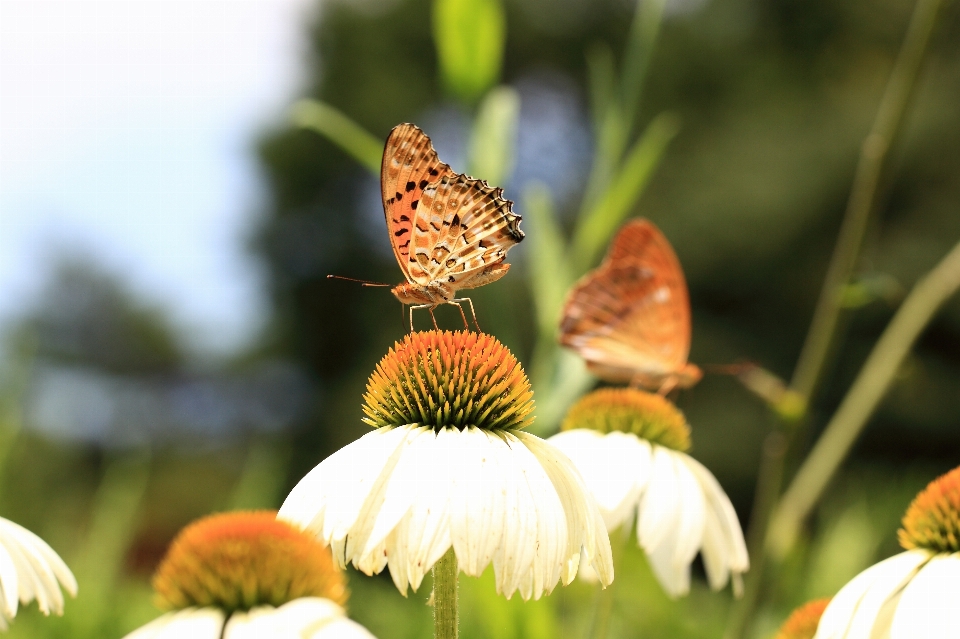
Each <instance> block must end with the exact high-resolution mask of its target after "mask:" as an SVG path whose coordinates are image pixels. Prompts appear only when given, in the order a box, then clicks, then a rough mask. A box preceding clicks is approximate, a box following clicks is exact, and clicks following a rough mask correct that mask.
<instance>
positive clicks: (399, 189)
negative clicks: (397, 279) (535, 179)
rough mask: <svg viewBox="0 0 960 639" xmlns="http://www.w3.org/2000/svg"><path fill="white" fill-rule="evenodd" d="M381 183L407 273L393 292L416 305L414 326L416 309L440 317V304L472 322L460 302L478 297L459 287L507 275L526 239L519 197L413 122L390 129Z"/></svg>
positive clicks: (393, 240) (394, 239)
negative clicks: (513, 250) (463, 163)
mask: <svg viewBox="0 0 960 639" xmlns="http://www.w3.org/2000/svg"><path fill="white" fill-rule="evenodd" d="M380 188H381V194H382V196H383V212H384V215H385V216H386V218H387V231H388V232H389V234H390V243H391V244H392V246H393V254H394V255H395V256H396V258H397V263H398V264H399V265H400V270H402V271H403V274H404V276H405V277H406V279H407V281H406V282H404V283H402V284H398V285H397V286H395V287H393V288H392V289H391V292H392V293H393V294H394V296H396V298H397V299H398V300H400V302H401V303H403V304H410V305H411V308H410V330H411V331H412V330H413V311H414V309H418V308H426V309H429V311H430V316H431V318H433V309H434V308H436V307H437V306H439V305H440V304H454V305H455V306H457V307H458V308H460V314H461V316H462V317H463V323H464V325H465V326H466V325H467V318H466V315H464V313H463V308H462V307H461V306H460V303H461V302H467V303H469V304H470V311H471V313H473V303H472V302H471V301H470V299H469V298H466V297H464V298H458V297H457V292H458V291H461V290H463V289H470V288H477V287H478V286H483V285H484V284H489V283H490V282H495V281H496V280H498V279H500V278H501V277H503V276H504V275H506V273H507V271H508V270H509V269H510V265H509V264H507V263H506V262H505V261H504V260H505V259H506V257H507V251H508V250H510V247H512V246H513V245H514V244H517V243H518V242H520V241H521V240H522V239H523V231H521V230H520V220H521V218H520V216H519V215H517V214H515V213H514V212H513V202H511V201H510V200H506V199H504V198H503V189H500V188H497V187H491V186H489V185H488V184H487V183H486V182H485V181H483V180H475V179H473V178H472V177H469V176H466V175H462V174H459V173H455V172H454V171H453V169H451V168H450V166H449V165H447V164H444V163H443V162H441V161H440V159H439V158H438V157H437V152H436V151H435V150H434V148H433V144H432V143H431V142H430V138H429V137H427V135H426V134H425V133H424V132H423V131H421V130H420V128H419V127H417V126H415V125H413V124H399V125H397V126H396V127H394V128H393V130H392V131H391V132H390V135H389V137H388V138H387V144H386V147H385V148H384V151H383V164H382V165H381V168H380ZM473 321H474V324H475V325H476V322H477V316H476V313H473ZM433 324H434V326H435V327H436V324H437V322H436V319H435V318H433ZM477 329H478V330H479V326H477Z"/></svg>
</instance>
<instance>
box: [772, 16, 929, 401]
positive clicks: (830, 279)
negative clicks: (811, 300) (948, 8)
mask: <svg viewBox="0 0 960 639" xmlns="http://www.w3.org/2000/svg"><path fill="white" fill-rule="evenodd" d="M940 4H941V0H919V1H918V2H917V5H916V7H915V8H914V10H913V16H912V17H911V19H910V25H909V26H908V27H907V34H906V37H905V38H904V40H903V45H902V46H901V47H900V53H899V54H898V55H897V60H896V62H895V64H894V67H893V70H892V71H891V73H890V79H889V80H888V81H887V87H886V89H885V91H884V94H883V98H882V99H881V102H880V108H879V109H878V110H877V116H876V119H875V120H874V123H873V128H872V129H871V130H870V133H869V134H868V135H867V137H866V138H865V139H864V141H863V145H862V146H861V148H860V160H859V162H858V163H857V170H856V174H855V175H854V179H853V188H852V189H851V191H850V199H849V200H848V201H847V210H846V213H845V214H844V219H843V225H842V226H841V227H840V235H839V237H838V238H837V245H836V246H835V247H834V250H833V257H832V258H831V260H830V267H829V269H828V270H827V276H826V279H825V281H824V283H823V289H822V290H821V291H820V298H819V299H818V300H817V307H816V310H815V311H814V314H813V320H812V322H811V324H810V329H809V331H808V332H807V339H806V341H805V342H804V344H803V349H802V350H801V351H800V357H799V359H798V361H797V367H796V369H795V371H794V375H793V379H792V380H791V383H790V386H791V388H792V389H793V390H795V391H797V392H798V393H800V394H801V395H802V396H803V397H804V398H806V399H807V400H809V398H810V396H811V395H812V394H813V392H814V391H815V389H816V386H817V382H818V381H819V379H820V376H821V374H822V372H823V368H824V364H825V362H826V360H827V355H828V354H829V352H830V347H831V345H832V343H833V340H834V336H835V335H836V327H837V320H838V318H839V316H840V310H841V298H842V294H843V289H844V287H845V286H846V285H847V283H848V282H849V281H850V278H851V277H852V275H853V271H854V269H855V268H856V266H857V261H858V259H859V257H860V247H861V245H862V244H863V236H864V234H865V232H866V229H867V223H868V222H869V220H870V214H871V212H872V211H873V209H874V207H875V205H876V200H877V189H878V186H879V184H880V178H881V176H882V175H883V170H884V167H885V165H886V160H887V156H888V154H889V150H890V147H891V145H892V144H893V142H894V140H895V138H896V137H897V133H898V132H899V131H900V129H901V127H902V125H903V120H904V114H905V113H906V110H907V106H908V105H909V103H910V100H911V98H912V97H913V93H914V88H915V86H916V83H917V77H918V76H919V71H920V64H921V62H922V61H923V57H924V54H925V53H926V51H927V43H928V42H929V41H930V35H931V33H932V32H933V27H934V25H935V23H936V18H937V12H938V10H939V8H940Z"/></svg>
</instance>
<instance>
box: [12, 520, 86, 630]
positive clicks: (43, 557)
mask: <svg viewBox="0 0 960 639" xmlns="http://www.w3.org/2000/svg"><path fill="white" fill-rule="evenodd" d="M58 582H59V583H58ZM60 586H63V587H64V588H65V589H66V590H67V592H69V593H70V594H71V595H72V596H74V597H76V596H77V580H76V579H75V578H74V576H73V573H72V572H70V569H69V568H67V565H66V564H65V563H63V560H62V559H60V556H59V555H57V553H55V552H54V551H53V549H52V548H50V546H48V545H47V543H46V542H45V541H44V540H42V539H40V538H39V537H37V536H36V535H35V534H33V533H32V532H30V531H29V530H27V529H26V528H24V527H23V526H20V525H17V524H15V523H13V522H12V521H9V520H7V519H3V518H2V517H0V629H2V630H6V629H7V627H8V623H9V622H10V621H11V620H12V619H13V618H14V617H15V616H16V615H17V606H18V604H21V603H23V604H26V603H29V602H31V601H33V600H34V599H36V600H37V606H38V607H39V608H40V612H42V613H43V614H45V615H49V614H50V613H51V612H54V613H56V614H58V615H62V614H63V603H64V602H63V593H62V592H60Z"/></svg>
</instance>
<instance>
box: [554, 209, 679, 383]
mask: <svg viewBox="0 0 960 639" xmlns="http://www.w3.org/2000/svg"><path fill="white" fill-rule="evenodd" d="M560 342H561V343H562V344H564V345H565V346H569V347H570V348H573V349H574V350H576V351H577V352H578V353H579V354H580V355H581V356H582V357H583V358H584V359H585V360H587V362H588V364H590V367H591V369H592V370H594V372H596V373H597V374H598V375H600V376H601V377H603V378H604V379H607V380H609V381H630V380H632V379H634V378H635V377H640V378H641V379H644V378H645V379H649V380H651V383H655V381H656V380H658V379H662V378H665V377H669V376H671V375H676V374H678V373H679V372H680V371H681V370H682V369H683V368H684V367H685V365H686V362H687V356H688V355H689V352H690V298H689V294H688V292H687V284H686V281H685V280H684V278H683V271H682V269H681V268H680V262H679V260H678V259H677V256H676V254H675V253H674V252H673V248H672V247H671V246H670V243H669V242H667V239H666V238H665V237H664V236H663V234H662V233H660V231H659V230H658V229H657V227H656V226H654V225H653V224H652V223H651V222H649V221H647V220H635V221H632V222H628V223H627V224H626V225H625V226H624V227H623V228H622V229H621V230H620V232H619V233H618V234H617V237H616V238H615V239H614V241H613V244H612V245H611V247H610V250H609V252H608V254H607V257H606V258H605V259H604V261H603V264H601V265H600V267H599V268H597V269H596V270H594V271H592V272H590V273H588V274H587V275H586V276H584V277H583V278H582V279H581V280H580V281H579V282H578V283H577V284H576V285H575V286H574V288H573V289H572V290H571V292H570V294H569V296H568V297H567V302H566V305H565V307H564V311H563V320H562V322H561V326H560Z"/></svg>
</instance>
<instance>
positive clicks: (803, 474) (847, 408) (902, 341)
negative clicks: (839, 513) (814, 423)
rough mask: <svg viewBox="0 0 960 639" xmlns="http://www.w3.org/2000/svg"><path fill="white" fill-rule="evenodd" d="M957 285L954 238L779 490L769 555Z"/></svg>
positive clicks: (790, 534)
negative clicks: (951, 247)
mask: <svg viewBox="0 0 960 639" xmlns="http://www.w3.org/2000/svg"><path fill="white" fill-rule="evenodd" d="M958 288H960V243H957V244H956V245H955V246H954V247H953V249H952V250H951V251H950V252H949V253H948V254H947V256H946V257H945V258H943V260H942V261H941V262H940V263H939V264H938V265H937V266H936V267H935V268H934V269H933V270H932V271H930V273H928V274H927V275H926V277H924V278H923V279H922V280H920V282H918V283H917V285H916V286H914V287H913V290H912V291H910V294H909V295H908V296H907V298H906V299H905V300H904V302H903V305H902V306H901V307H900V309H899V310H898V311H897V313H896V314H895V315H894V316H893V319H892V320H891V321H890V324H889V325H888V326H887V328H886V330H885V331H884V332H883V335H881V336H880V340H879V341H878V342H877V344H876V346H874V348H873V350H872V351H871V352H870V356H869V357H868V358H867V361H866V362H865V363H864V365H863V368H861V369H860V373H859V374H858V375H857V378H856V380H854V382H853V386H851V387H850V391H849V392H848V393H847V396H846V397H845V398H844V399H843V402H841V404H840V407H839V408H838V409H837V412H836V413H835V414H834V416H833V418H832V419H831V420H830V423H828V424H827V427H826V429H825V430H824V432H823V434H822V435H821V436H820V439H819V440H818V441H817V443H816V444H815V445H814V447H813V450H811V451H810V455H809V456H807V458H806V460H804V462H803V464H802V465H801V466H800V470H799V471H797V474H796V476H795V477H794V478H793V481H792V482H791V483H790V486H789V487H788V488H787V490H786V492H785V493H784V495H783V499H782V500H781V502H780V505H779V506H778V507H777V509H776V511H775V512H774V515H773V519H772V521H771V522H770V530H769V533H768V534H767V544H766V546H767V551H768V552H770V553H771V554H772V556H773V557H774V558H776V559H782V558H783V556H784V555H785V554H786V552H787V551H788V550H789V549H790V548H791V547H792V546H793V543H794V541H795V540H796V537H797V533H798V531H799V529H800V526H801V525H802V524H803V521H804V520H805V519H806V517H807V515H809V514H810V512H811V511H812V510H813V508H814V506H815V505H816V504H817V502H818V501H819V500H820V497H821V496H822V495H823V493H824V490H825V489H826V487H827V485H828V484H829V483H830V480H831V479H832V478H833V476H834V475H835V474H836V472H837V469H838V468H839V467H840V464H842V463H843V460H844V459H845V458H846V456H847V455H848V454H849V452H850V449H851V448H852V447H853V444H854V442H855V441H856V439H857V437H858V436H859V435H860V433H861V432H862V431H863V428H864V426H865V425H866V423H867V420H868V419H869V418H870V416H871V415H872V414H873V412H874V410H875V409H876V408H877V405H878V404H879V403H880V400H882V399H883V397H884V395H886V393H887V390H889V388H890V385H891V384H892V383H893V380H894V377H895V376H896V374H897V370H898V369H899V368H900V365H901V364H902V363H903V360H904V358H905V357H906V356H907V354H908V353H909V352H910V349H911V347H912V346H913V344H914V342H915V341H916V340H917V338H918V337H919V336H920V334H921V333H922V332H923V329H924V328H926V326H927V324H929V323H930V320H931V319H933V316H934V315H935V314H936V312H937V311H938V310H939V309H940V307H941V306H942V305H943V304H944V303H945V302H946V301H947V300H948V299H949V298H950V297H951V296H952V295H953V294H954V293H955V292H956V291H957V289H958Z"/></svg>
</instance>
